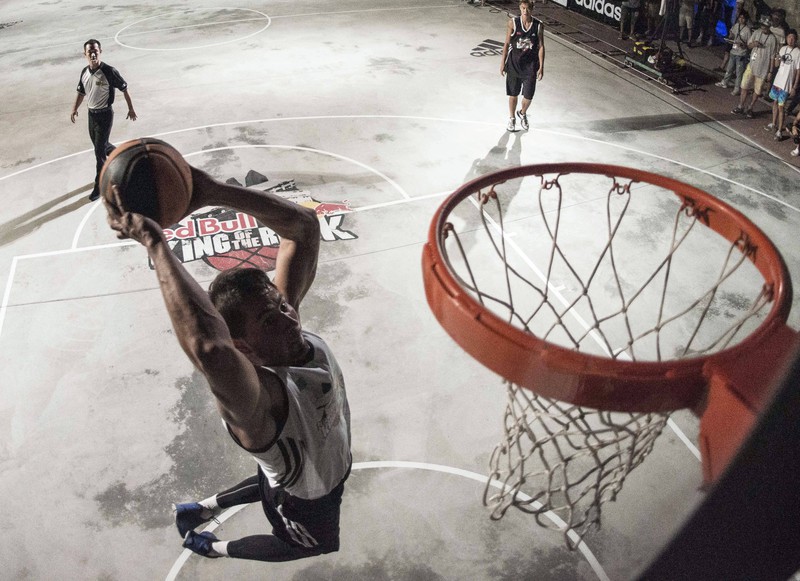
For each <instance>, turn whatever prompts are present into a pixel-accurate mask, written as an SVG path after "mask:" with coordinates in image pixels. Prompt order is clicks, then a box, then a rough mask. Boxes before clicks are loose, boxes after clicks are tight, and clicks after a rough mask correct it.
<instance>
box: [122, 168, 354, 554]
mask: <svg viewBox="0 0 800 581" xmlns="http://www.w3.org/2000/svg"><path fill="white" fill-rule="evenodd" d="M192 178H193V181H194V193H193V195H192V205H191V208H190V210H194V209H197V208H200V207H204V206H224V207H229V208H234V209H237V210H240V211H242V212H245V213H247V214H250V215H252V216H254V217H255V218H256V219H258V220H259V221H261V222H262V223H263V224H264V225H266V226H268V227H269V228H272V229H273V230H274V231H275V232H276V233H277V234H278V236H280V238H281V242H280V248H279V250H278V256H277V259H276V260H277V262H276V266H275V278H274V283H273V282H270V280H269V278H267V274H266V273H265V272H263V271H261V270H256V269H233V270H229V271H226V272H223V273H221V274H220V275H219V276H218V277H217V278H216V279H215V280H214V281H213V282H212V283H211V287H210V290H209V292H208V293H206V292H205V291H204V290H203V289H202V288H201V287H200V286H199V285H198V284H197V282H195V280H194V279H193V278H192V277H191V276H190V275H189V273H188V272H187V271H186V270H185V269H184V267H183V266H182V264H181V263H180V261H179V260H178V259H177V257H176V256H175V255H174V254H173V253H172V251H171V250H170V248H169V246H168V244H167V242H166V240H165V238H164V233H163V232H162V230H161V228H160V227H159V226H158V224H157V223H156V222H154V221H153V220H150V219H149V218H145V217H144V216H142V215H140V214H134V213H128V212H124V211H122V209H121V207H120V204H119V191H118V190H115V192H114V193H115V195H116V203H108V202H106V209H107V210H108V222H109V225H110V226H111V228H112V229H114V230H116V231H117V232H118V235H119V236H120V237H128V238H132V239H134V240H136V241H137V242H139V243H141V244H142V245H143V246H144V247H145V248H146V249H147V252H148V254H149V255H150V258H151V260H152V262H153V265H154V266H155V270H156V275H157V276H158V281H159V284H160V286H161V292H162V295H163V297H164V302H165V303H166V306H167V311H168V312H169V314H170V318H171V319H172V325H173V327H174V329H175V334H176V335H177V338H178V341H179V342H180V344H181V347H183V350H184V351H185V352H186V354H187V355H188V356H189V359H191V360H192V362H193V363H194V364H195V366H196V367H197V368H198V369H199V370H200V371H201V372H202V373H203V374H204V375H205V376H206V378H207V379H208V383H209V387H210V389H211V394H212V395H213V396H214V398H215V399H216V403H217V409H218V410H219V413H220V416H221V417H222V421H223V423H224V424H225V426H226V428H227V430H228V433H229V434H230V435H231V437H232V438H233V440H234V441H235V442H236V443H237V444H238V445H239V446H241V447H242V448H244V450H246V451H247V452H249V453H250V454H251V455H252V456H253V457H254V458H255V460H256V462H257V465H258V473H257V475H255V476H253V477H251V478H248V479H247V480H245V481H243V482H241V483H240V484H238V485H236V486H234V487H233V488H231V489H229V490H226V491H224V492H220V493H219V494H215V495H214V496H211V497H209V498H207V499H205V500H202V501H200V502H197V503H195V502H193V503H186V504H178V505H176V506H175V524H176V525H177V527H178V532H179V533H180V535H181V537H183V538H184V542H183V546H184V547H187V548H189V549H191V550H192V551H194V552H195V553H198V554H200V555H203V556H205V557H222V556H225V557H234V558H239V559H255V560H259V561H289V560H293V559H300V558H303V557H310V556H314V555H319V554H322V553H330V552H333V551H336V550H338V549H339V510H340V504H341V499H342V492H343V490H344V481H345V480H346V479H347V476H348V475H349V472H350V465H351V455H350V410H349V407H348V403H347V397H346V394H345V388H344V380H343V378H342V372H341V370H340V369H339V365H338V364H337V363H336V359H335V358H334V356H333V354H332V353H331V351H330V349H329V348H328V346H327V345H326V344H325V342H324V341H323V340H322V339H321V338H320V337H318V336H317V335H314V334H312V333H309V332H308V331H304V330H302V328H301V326H300V318H299V316H298V314H297V309H298V307H299V306H300V302H301V301H302V299H303V297H304V296H305V294H306V292H307V291H308V289H309V287H310V286H311V283H312V281H313V280H314V276H315V274H316V269H317V257H318V254H319V243H320V230H319V222H318V220H317V217H316V214H315V213H314V211H313V210H311V209H308V208H304V207H302V206H298V205H296V204H294V203H292V202H289V201H287V200H284V199H283V198H280V197H278V196H276V195H273V194H270V193H268V192H260V191H255V190H252V189H248V188H241V187H237V186H232V185H227V184H222V183H220V182H217V181H216V180H213V179H212V178H211V177H210V176H208V175H207V174H205V173H203V172H201V171H199V170H197V169H194V168H192ZM251 502H261V504H262V507H263V509H264V513H265V514H266V516H267V519H269V521H270V523H271V524H272V533H273V534H272V535H266V534H265V535H255V536H249V537H245V538H242V539H239V540H235V541H221V540H218V539H217V538H216V537H215V536H214V535H213V534H211V533H210V532H201V533H199V534H198V533H196V532H195V531H194V530H193V529H195V528H196V527H198V526H199V525H201V524H202V523H204V522H207V521H209V520H211V519H212V518H214V517H215V516H216V515H218V514H219V513H221V512H222V510H223V509H225V508H228V507H230V506H234V505H238V504H245V503H251Z"/></svg>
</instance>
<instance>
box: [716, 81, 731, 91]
mask: <svg viewBox="0 0 800 581" xmlns="http://www.w3.org/2000/svg"><path fill="white" fill-rule="evenodd" d="M714 84H715V85H716V86H717V87H722V88H723V89H729V88H730V87H729V86H728V85H726V84H725V81H720V82H719V83H714Z"/></svg>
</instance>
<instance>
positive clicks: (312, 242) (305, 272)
mask: <svg viewBox="0 0 800 581" xmlns="http://www.w3.org/2000/svg"><path fill="white" fill-rule="evenodd" d="M192 182H193V193H192V207H191V210H196V209H198V208H202V207H204V206H224V207H227V208H233V209H236V210H240V211H242V212H245V213H247V214H250V215H251V216H253V217H255V218H256V219H257V220H258V221H259V222H261V223H262V224H264V225H265V226H267V227H268V228H271V229H272V230H274V231H275V233H276V234H277V235H278V236H280V238H281V245H280V249H279V251H278V257H277V262H276V265H275V280H274V282H275V286H277V287H278V290H279V291H281V294H283V296H284V298H285V299H286V301H287V302H288V303H289V304H290V305H292V307H294V308H295V309H296V310H297V309H299V306H300V302H301V301H302V300H303V297H304V296H305V295H306V292H308V289H309V287H310V286H311V283H312V282H313V281H314V276H315V275H316V272H317V260H318V257H319V240H320V230H319V220H318V219H317V215H316V212H314V210H312V209H310V208H306V207H303V206H299V205H297V204H295V203H294V202H290V201H289V200H285V199H283V198H282V197H280V196H276V195H275V194H271V193H269V192H262V191H258V190H254V189H252V188H243V187H240V186H234V185H230V184H224V183H222V182H219V181H217V180H215V179H213V178H212V177H211V176H209V175H208V174H207V173H205V172H203V171H200V170H198V169H197V168H194V167H193V168H192Z"/></svg>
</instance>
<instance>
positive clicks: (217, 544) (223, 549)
mask: <svg viewBox="0 0 800 581" xmlns="http://www.w3.org/2000/svg"><path fill="white" fill-rule="evenodd" d="M211 550H212V551H214V552H215V553H217V554H218V555H219V556H220V557H230V555H229V554H228V541H214V542H213V543H211Z"/></svg>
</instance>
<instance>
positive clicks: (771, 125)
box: [764, 123, 775, 131]
mask: <svg viewBox="0 0 800 581" xmlns="http://www.w3.org/2000/svg"><path fill="white" fill-rule="evenodd" d="M774 129H775V126H774V125H773V124H772V123H767V125H766V127H764V131H774Z"/></svg>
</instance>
